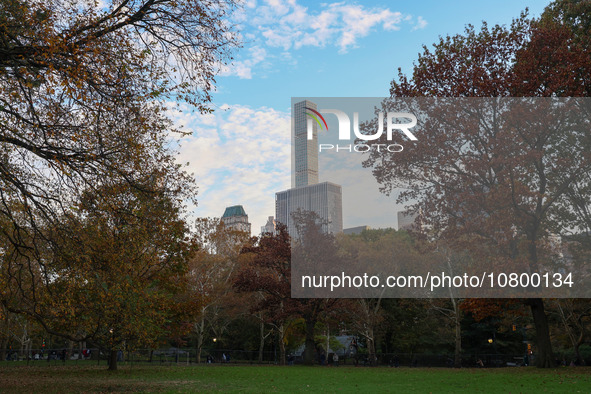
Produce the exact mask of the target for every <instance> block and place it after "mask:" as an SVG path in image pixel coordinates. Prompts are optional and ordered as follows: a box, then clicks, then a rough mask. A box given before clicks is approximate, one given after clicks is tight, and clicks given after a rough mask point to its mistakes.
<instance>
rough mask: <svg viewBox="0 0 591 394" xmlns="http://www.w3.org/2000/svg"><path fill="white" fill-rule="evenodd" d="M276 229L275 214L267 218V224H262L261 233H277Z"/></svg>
mask: <svg viewBox="0 0 591 394" xmlns="http://www.w3.org/2000/svg"><path fill="white" fill-rule="evenodd" d="M275 229H276V223H275V218H274V217H273V216H269V218H268V219H267V224H265V225H264V226H261V234H265V233H269V234H275Z"/></svg>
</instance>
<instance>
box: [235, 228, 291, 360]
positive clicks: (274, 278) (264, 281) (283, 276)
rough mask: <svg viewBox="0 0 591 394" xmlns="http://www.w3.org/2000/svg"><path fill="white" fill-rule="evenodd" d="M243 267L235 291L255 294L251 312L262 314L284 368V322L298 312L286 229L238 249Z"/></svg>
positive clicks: (236, 277)
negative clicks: (274, 333) (274, 334)
mask: <svg viewBox="0 0 591 394" xmlns="http://www.w3.org/2000/svg"><path fill="white" fill-rule="evenodd" d="M242 255H243V264H241V267H240V270H239V271H238V272H237V273H236V276H235V278H234V284H233V286H234V288H235V289H236V290H237V291H238V292H249V293H256V294H257V297H255V304H254V305H253V306H252V307H251V312H254V313H263V314H264V316H266V321H265V322H266V323H267V324H270V325H272V326H273V327H274V328H275V330H276V331H277V333H278V338H279V363H280V364H281V365H285V336H286V334H287V328H288V323H289V321H290V320H291V319H293V318H295V317H296V316H298V315H299V313H300V305H299V302H298V300H297V299H293V298H291V290H290V286H291V245H290V237H289V234H288V232H287V228H286V227H285V226H283V225H280V226H278V228H277V233H276V234H275V235H274V234H269V233H267V234H263V235H262V236H261V237H260V238H259V239H258V242H256V243H255V244H254V245H253V246H251V247H247V248H244V249H243V250H242Z"/></svg>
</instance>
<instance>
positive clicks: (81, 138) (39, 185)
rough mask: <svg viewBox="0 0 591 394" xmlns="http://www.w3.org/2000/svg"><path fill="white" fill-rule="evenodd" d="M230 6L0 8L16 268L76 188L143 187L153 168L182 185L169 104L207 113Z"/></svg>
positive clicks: (8, 208) (1, 97)
mask: <svg viewBox="0 0 591 394" xmlns="http://www.w3.org/2000/svg"><path fill="white" fill-rule="evenodd" d="M233 8H234V3H233V2H232V1H231V0H228V1H224V0H220V1H213V2H202V1H198V0H188V1H181V2H177V1H168V0H164V1H156V0H143V1H142V0H139V1H135V0H134V1H129V0H122V1H109V2H106V3H102V2H101V3H97V2H87V1H78V0H75V1H70V2H62V1H57V0H55V1H53V0H50V1H37V0H34V1H21V0H5V1H2V2H1V3H0V32H1V39H0V144H1V146H2V153H1V154H0V221H1V222H2V224H3V225H2V226H1V227H0V236H2V237H3V238H4V241H3V244H4V243H9V244H11V245H12V247H13V248H15V250H16V251H15V253H14V254H13V257H14V258H18V259H20V262H19V263H18V264H28V262H27V261H24V260H23V259H22V256H31V254H40V253H42V249H43V248H44V245H46V244H47V242H48V241H49V238H50V235H51V232H52V231H53V230H54V229H55V228H58V227H63V226H62V225H63V224H64V223H63V221H64V220H66V218H69V217H71V215H72V214H75V207H76V205H77V204H78V202H79V201H80V199H81V198H82V197H83V196H82V193H83V192H86V191H87V190H92V191H94V193H95V194H98V193H101V192H103V191H105V190H107V189H108V187H107V188H103V187H102V185H105V184H109V182H111V184H120V185H123V184H128V185H130V186H131V187H134V188H136V189H138V190H141V189H142V187H144V186H145V185H144V184H143V183H144V182H145V179H146V177H148V176H150V175H151V174H154V173H158V171H162V170H164V171H171V172H169V176H170V177H175V176H178V177H180V178H181V179H182V178H183V175H182V173H181V172H180V171H178V169H174V166H171V165H170V164H171V163H173V162H174V160H173V158H172V156H171V155H170V153H169V152H168V151H167V149H166V146H167V145H166V142H167V141H166V140H167V139H168V138H169V137H170V134H169V131H170V130H171V124H170V122H169V121H168V120H167V119H166V116H165V111H166V101H167V100H170V99H175V100H185V101H187V102H189V103H190V104H193V105H194V106H195V107H196V109H197V110H199V111H201V112H208V111H209V108H208V103H209V102H210V100H211V95H210V94H211V91H212V90H213V89H214V85H213V84H214V76H215V74H216V72H217V71H218V70H219V67H220V65H221V64H223V63H224V62H225V61H227V60H229V56H230V52H231V50H232V48H233V47H234V46H235V44H236V40H235V36H234V34H233V28H232V27H231V26H230V25H229V24H228V23H227V21H226V19H225V18H226V16H227V14H228V13H230V12H231V11H232V9H233ZM161 163H167V164H166V165H162V164H161ZM33 250H35V251H34V252H33ZM29 258H30V257H26V258H25V260H27V259H29ZM12 263H16V262H15V261H13V262H12ZM5 264H10V262H5ZM30 269H31V270H34V269H35V268H34V267H30ZM21 286H22V287H23V288H26V287H27V286H28V285H26V284H21Z"/></svg>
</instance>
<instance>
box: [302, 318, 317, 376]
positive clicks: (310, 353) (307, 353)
mask: <svg viewBox="0 0 591 394" xmlns="http://www.w3.org/2000/svg"><path fill="white" fill-rule="evenodd" d="M305 320H306V347H305V349H304V365H314V355H315V350H316V341H314V327H315V326H316V319H315V318H312V317H306V319H305Z"/></svg>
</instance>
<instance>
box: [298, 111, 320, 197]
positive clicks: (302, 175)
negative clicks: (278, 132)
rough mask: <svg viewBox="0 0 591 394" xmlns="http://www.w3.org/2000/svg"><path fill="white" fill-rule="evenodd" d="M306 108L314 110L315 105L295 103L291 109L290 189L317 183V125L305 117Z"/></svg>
mask: <svg viewBox="0 0 591 394" xmlns="http://www.w3.org/2000/svg"><path fill="white" fill-rule="evenodd" d="M306 108H311V109H313V110H316V109H317V108H318V107H317V105H316V103H313V102H311V101H308V100H305V101H300V102H299V103H296V104H295V105H294V108H293V116H294V125H293V131H294V132H293V144H294V159H295V160H294V163H292V166H293V171H294V172H295V176H294V178H295V179H294V182H295V184H292V185H291V187H300V186H307V185H314V184H316V183H318V125H317V124H316V122H314V121H313V120H312V118H310V117H309V116H307V115H306V112H308V110H306ZM308 123H309V124H308ZM308 127H310V128H311V130H312V137H313V138H312V139H310V140H309V139H308Z"/></svg>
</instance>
